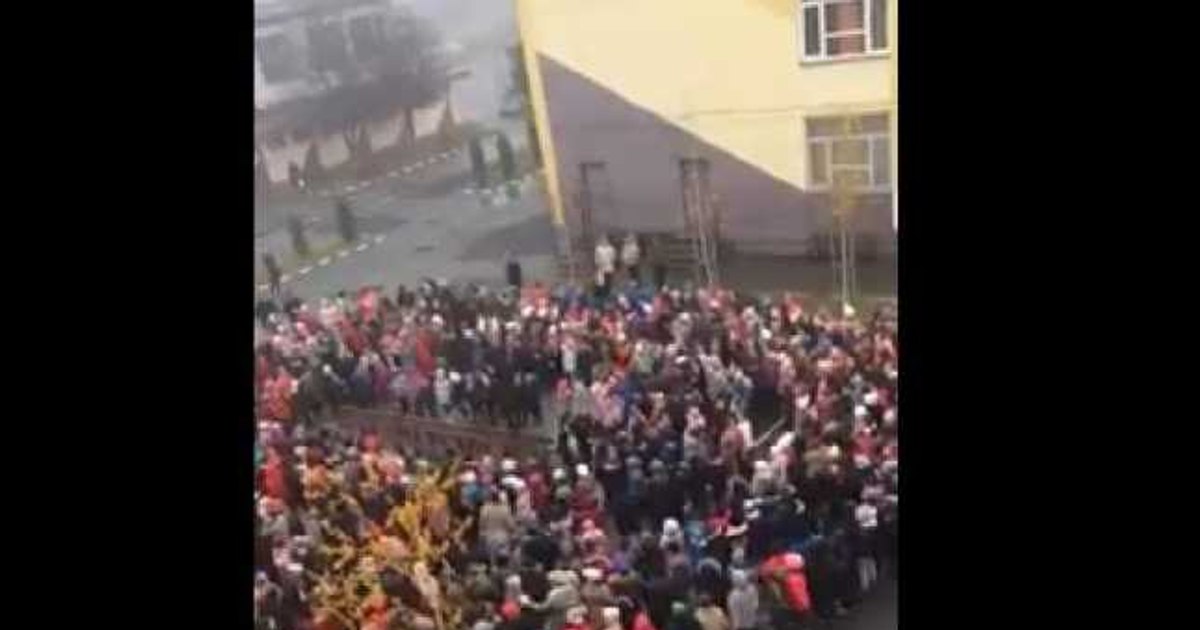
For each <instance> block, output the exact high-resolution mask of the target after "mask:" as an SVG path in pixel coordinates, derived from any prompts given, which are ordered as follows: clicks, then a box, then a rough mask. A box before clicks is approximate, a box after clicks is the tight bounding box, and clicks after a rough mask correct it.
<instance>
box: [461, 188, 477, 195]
mask: <svg viewBox="0 0 1200 630" xmlns="http://www.w3.org/2000/svg"><path fill="white" fill-rule="evenodd" d="M463 192H465V193H467V194H468V195H474V194H475V189H474V188H464V189H463Z"/></svg>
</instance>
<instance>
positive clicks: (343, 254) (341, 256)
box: [337, 249, 350, 258]
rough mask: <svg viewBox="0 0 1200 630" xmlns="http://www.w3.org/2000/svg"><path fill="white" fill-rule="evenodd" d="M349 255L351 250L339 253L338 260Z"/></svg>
mask: <svg viewBox="0 0 1200 630" xmlns="http://www.w3.org/2000/svg"><path fill="white" fill-rule="evenodd" d="M349 255H350V250H348V249H343V250H342V251H340V252H338V253H337V257H338V258H345V257H347V256H349Z"/></svg>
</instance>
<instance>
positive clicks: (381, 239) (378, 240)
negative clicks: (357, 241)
mask: <svg viewBox="0 0 1200 630" xmlns="http://www.w3.org/2000/svg"><path fill="white" fill-rule="evenodd" d="M385 238H387V234H380V235H379V236H376V237H375V242H376V243H382V242H383V239H385Z"/></svg>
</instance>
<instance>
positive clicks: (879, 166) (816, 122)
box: [806, 114, 892, 191]
mask: <svg viewBox="0 0 1200 630" xmlns="http://www.w3.org/2000/svg"><path fill="white" fill-rule="evenodd" d="M806 126H807V127H808V164H809V171H808V172H809V182H810V184H811V185H812V187H813V188H829V187H830V186H832V185H833V184H840V183H843V182H844V183H845V184H847V185H849V186H850V187H852V188H856V189H863V190H871V191H887V190H889V189H891V185H892V154H891V138H890V137H889V127H888V117H887V115H886V114H869V115H864V116H848V117H826V118H810V119H808V121H807V123H806Z"/></svg>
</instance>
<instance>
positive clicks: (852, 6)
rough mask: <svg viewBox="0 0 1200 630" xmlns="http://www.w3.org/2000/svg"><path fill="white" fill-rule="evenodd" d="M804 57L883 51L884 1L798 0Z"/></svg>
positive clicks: (843, 55) (816, 58)
mask: <svg viewBox="0 0 1200 630" xmlns="http://www.w3.org/2000/svg"><path fill="white" fill-rule="evenodd" d="M800 23H801V28H800V38H801V40H802V41H801V50H803V51H804V52H803V58H804V59H805V60H809V61H813V60H822V59H838V58H845V57H854V56H860V55H864V54H868V53H875V52H882V51H886V50H887V47H888V41H887V0H801V1H800Z"/></svg>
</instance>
